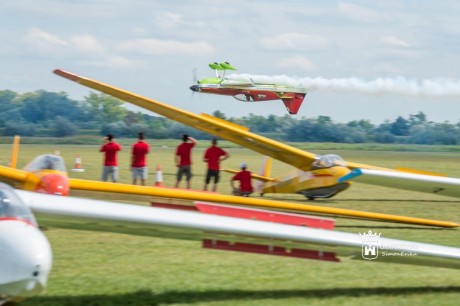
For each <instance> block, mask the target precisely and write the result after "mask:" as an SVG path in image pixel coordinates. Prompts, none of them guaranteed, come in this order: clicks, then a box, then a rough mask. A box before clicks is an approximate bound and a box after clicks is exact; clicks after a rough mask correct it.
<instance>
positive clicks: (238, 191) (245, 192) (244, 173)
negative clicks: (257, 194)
mask: <svg viewBox="0 0 460 306" xmlns="http://www.w3.org/2000/svg"><path fill="white" fill-rule="evenodd" d="M247 167H248V166H247V165H246V164H245V163H243V164H241V171H240V172H238V173H237V174H235V175H234V176H233V178H232V179H231V181H230V184H231V185H232V188H233V194H234V195H238V196H244V197H248V196H249V195H250V194H251V193H253V192H254V189H253V188H252V180H251V171H248V170H246V169H247ZM235 181H240V186H239V187H236V186H235Z"/></svg>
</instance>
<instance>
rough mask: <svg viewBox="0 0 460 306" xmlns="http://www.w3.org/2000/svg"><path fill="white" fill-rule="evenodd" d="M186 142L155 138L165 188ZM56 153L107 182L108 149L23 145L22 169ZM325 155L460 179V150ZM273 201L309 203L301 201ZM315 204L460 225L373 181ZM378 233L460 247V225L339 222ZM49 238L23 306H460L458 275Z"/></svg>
mask: <svg viewBox="0 0 460 306" xmlns="http://www.w3.org/2000/svg"><path fill="white" fill-rule="evenodd" d="M177 143H178V142H176V141H169V142H152V144H153V150H152V154H151V155H150V157H149V165H150V172H151V173H150V178H149V183H150V184H152V183H153V178H154V174H153V172H154V168H155V165H157V164H159V165H161V166H162V169H163V173H164V179H165V181H164V184H165V185H168V186H171V185H173V184H174V180H175V178H174V174H175V167H174V165H173V153H174V145H176V144H177ZM203 144H204V145H203ZM206 145H207V143H206V142H202V144H201V145H200V146H199V147H198V148H196V149H195V150H194V166H193V170H194V174H195V176H194V178H193V187H194V188H201V187H202V181H203V173H204V165H203V163H202V162H201V156H202V152H203V148H204V147H206ZM222 145H223V146H226V143H225V142H222ZM306 146H307V145H306ZM55 150H59V151H60V152H61V155H62V156H63V157H64V158H65V160H66V162H67V166H68V168H69V169H70V168H72V166H73V162H74V158H75V155H76V154H79V155H80V156H81V157H82V159H83V167H84V168H85V169H86V172H85V173H73V172H71V173H70V175H71V176H72V177H76V178H84V179H99V177H100V173H101V159H102V156H101V154H100V153H98V146H74V145H65V146H64V145H62V146H60V147H57V146H54V145H53V146H47V145H23V146H21V149H20V160H19V166H23V165H24V164H25V163H26V162H27V161H29V160H31V159H32V158H33V157H34V156H36V155H38V154H42V153H49V152H54V151H55ZM228 151H229V153H230V154H231V158H230V159H229V160H228V161H225V162H224V163H225V164H224V166H225V167H228V168H237V167H238V165H239V164H240V163H241V162H243V161H244V162H246V163H248V164H249V167H250V170H258V168H259V164H260V162H261V157H260V156H259V155H258V154H255V153H253V152H251V151H248V150H245V149H240V148H236V147H231V148H229V149H228ZM9 152H10V146H8V145H0V163H1V164H3V165H4V164H6V163H7V161H8V158H9ZM315 153H320V154H324V153H338V154H340V155H341V156H343V157H344V158H345V159H347V160H352V161H356V162H362V163H369V164H376V165H380V166H387V167H395V166H405V167H411V168H419V169H424V170H428V171H435V172H442V173H446V174H448V175H451V176H456V177H460V155H459V154H458V153H451V152H430V153H424V152H382V151H357V150H343V151H342V150H340V151H329V150H325V149H324V150H321V151H315ZM128 160H129V148H128V147H127V146H125V147H124V151H122V152H121V154H120V165H121V167H120V168H121V174H120V178H121V181H122V182H126V183H127V182H129V181H130V173H129V167H128ZM289 170H291V167H289V166H286V165H285V164H282V163H275V164H274V171H273V172H274V173H273V174H274V175H279V174H282V173H284V172H287V171H289ZM229 178H230V176H229V175H227V174H223V178H222V184H221V185H220V187H219V191H220V192H222V193H229V192H230V184H229ZM268 197H269V198H276V199H286V200H290V201H298V202H300V203H303V202H305V201H306V200H305V199H304V198H303V197H302V196H300V195H268ZM117 200H120V201H123V197H122V196H120V197H118V199H117ZM315 204H317V205H325V206H333V207H342V208H350V209H361V210H366V211H372V212H383V213H390V214H400V215H411V216H416V217H423V218H433V219H439V220H449V221H455V222H457V223H458V222H460V200H457V199H454V198H447V197H441V196H436V195H430V194H420V193H414V192H407V191H399V190H393V189H388V188H383V187H382V188H380V187H374V186H368V185H364V184H354V185H353V186H352V187H351V188H350V189H349V190H347V191H345V192H344V193H342V194H340V195H338V196H337V197H334V198H332V199H328V200H318V201H316V202H315ZM369 229H374V230H376V231H378V232H381V233H382V234H381V235H382V237H391V238H399V239H405V240H415V241H420V242H427V243H436V244H444V245H449V246H456V247H460V236H459V229H437V228H429V227H422V226H407V225H401V224H391V223H381V222H373V221H361V220H356V219H347V218H337V230H340V231H347V232H353V233H358V232H364V231H367V230H369ZM46 235H47V237H48V238H49V240H50V241H51V244H52V247H53V253H54V267H53V271H52V273H51V276H50V280H49V284H48V290H47V292H46V293H44V294H43V295H41V296H39V297H35V298H32V299H30V300H27V301H25V302H24V303H23V305H29V306H30V305H53V306H54V305H56V306H57V305H188V304H193V305H264V306H266V305H459V301H460V272H459V271H458V270H449V269H439V268H428V267H417V266H408V265H396V264H379V263H378V262H375V261H372V262H353V261H352V260H344V261H343V262H342V263H338V264H336V263H326V262H319V261H311V260H302V259H289V258H282V257H275V256H265V255H252V254H244V253H232V252H222V251H206V250H202V249H200V245H199V244H198V243H195V242H188V241H178V240H167V239H159V238H149V237H134V236H127V235H122V234H111V233H93V232H85V231H71V230H62V229H49V230H47V231H46Z"/></svg>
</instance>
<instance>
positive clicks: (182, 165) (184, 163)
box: [174, 134, 197, 189]
mask: <svg viewBox="0 0 460 306" xmlns="http://www.w3.org/2000/svg"><path fill="white" fill-rule="evenodd" d="M196 143H197V141H196V140H195V138H193V137H190V136H188V135H187V134H184V135H182V143H181V144H180V145H178V146H177V148H176V155H175V156H174V161H175V163H176V166H177V176H176V188H178V187H179V183H180V181H181V180H182V175H184V174H185V179H186V181H187V189H190V187H191V185H190V179H191V178H192V169H191V165H192V149H193V147H194V146H195V145H196Z"/></svg>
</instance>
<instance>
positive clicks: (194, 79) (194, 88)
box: [190, 68, 199, 101]
mask: <svg viewBox="0 0 460 306" xmlns="http://www.w3.org/2000/svg"><path fill="white" fill-rule="evenodd" d="M192 84H193V85H192V86H190V90H192V95H191V97H190V100H191V101H192V100H193V97H194V96H195V92H197V91H198V90H199V89H198V70H197V69H196V68H193V69H192Z"/></svg>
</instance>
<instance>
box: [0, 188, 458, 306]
mask: <svg viewBox="0 0 460 306" xmlns="http://www.w3.org/2000/svg"><path fill="white" fill-rule="evenodd" d="M31 211H32V212H31ZM32 213H33V214H35V217H36V218H37V219H38V223H39V224H40V225H41V226H45V227H57V228H68V229H77V230H90V231H104V232H117V233H125V234H132V235H141V236H152V237H165V238H176V239H186V240H195V241H200V242H201V243H202V246H203V247H204V248H208V249H216V250H231V251H243V252H250V253H261V254H267V255H278V256H287V257H294V258H304V259H316V260H322V261H329V262H340V261H341V259H343V258H349V259H353V260H362V261H366V260H368V258H367V257H365V256H363V251H362V248H363V240H362V238H361V236H360V235H359V234H356V233H346V232H339V231H332V230H326V229H319V228H311V227H305V226H298V225H290V224H280V223H276V222H273V221H270V222H267V221H259V220H247V219H240V218H233V217H227V216H216V215H213V213H212V212H211V214H203V213H197V212H192V211H178V210H173V209H164V208H155V207H148V206H141V205H131V204H122V203H111V202H107V201H97V200H90V199H80V198H74V197H61V196H56V195H48V194H42V193H37V192H30V191H22V190H17V189H16V190H15V189H13V188H11V187H10V186H8V185H6V184H3V183H0V251H1V252H0V305H1V304H3V303H6V302H15V301H20V300H21V299H24V298H27V297H30V296H34V295H36V294H38V293H39V292H40V291H42V290H43V289H44V288H45V286H46V284H47V279H48V274H49V273H50V270H51V266H52V254H51V249H50V246H49V243H48V241H47V240H46V238H45V237H44V236H43V234H42V233H41V232H40V231H39V229H38V227H37V222H36V221H35V218H34V215H33V214H32ZM365 234H367V233H365ZM379 246H385V247H391V250H392V251H393V252H406V253H408V254H409V253H414V254H415V253H416V256H382V257H379V258H378V259H377V260H375V262H378V263H379V262H390V263H401V264H413V265H423V266H432V267H444V268H452V269H460V248H454V247H447V246H441V245H434V244H427V243H419V242H413V241H404V240H398V239H389V238H382V237H381V238H379ZM365 266H367V265H363V269H365ZM75 268H76V269H77V268H78V267H75Z"/></svg>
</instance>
